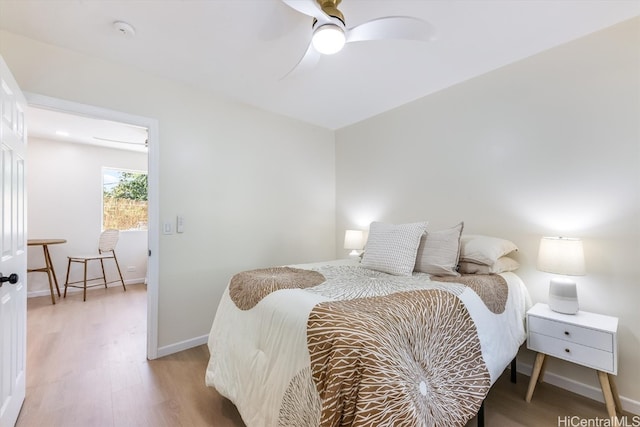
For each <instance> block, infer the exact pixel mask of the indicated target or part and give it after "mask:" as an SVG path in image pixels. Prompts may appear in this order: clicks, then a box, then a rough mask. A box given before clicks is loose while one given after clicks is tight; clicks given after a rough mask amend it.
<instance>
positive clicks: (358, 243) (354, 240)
mask: <svg viewBox="0 0 640 427" xmlns="http://www.w3.org/2000/svg"><path fill="white" fill-rule="evenodd" d="M344 248H345V249H351V252H350V253H349V256H353V257H357V256H360V252H358V251H360V250H362V248H364V231H362V230H347V231H345V233H344Z"/></svg>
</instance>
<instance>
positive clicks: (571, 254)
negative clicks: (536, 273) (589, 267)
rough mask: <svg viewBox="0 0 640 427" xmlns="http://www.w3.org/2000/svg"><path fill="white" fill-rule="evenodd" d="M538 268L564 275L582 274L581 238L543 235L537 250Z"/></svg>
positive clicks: (582, 251) (582, 253) (583, 271)
mask: <svg viewBox="0 0 640 427" xmlns="http://www.w3.org/2000/svg"><path fill="white" fill-rule="evenodd" d="M538 270H541V271H546V272H547V273H555V274H562V275H565V276H583V275H584V274H585V268H584V249H583V247H582V240H580V239H572V238H568V237H543V238H542V239H540V249H539V251H538Z"/></svg>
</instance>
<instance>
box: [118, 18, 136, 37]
mask: <svg viewBox="0 0 640 427" xmlns="http://www.w3.org/2000/svg"><path fill="white" fill-rule="evenodd" d="M113 28H115V29H116V30H118V32H119V33H120V34H122V35H123V36H127V37H133V36H135V35H136V30H135V28H133V27H132V26H131V24H128V23H126V22H124V21H115V22H114V23H113Z"/></svg>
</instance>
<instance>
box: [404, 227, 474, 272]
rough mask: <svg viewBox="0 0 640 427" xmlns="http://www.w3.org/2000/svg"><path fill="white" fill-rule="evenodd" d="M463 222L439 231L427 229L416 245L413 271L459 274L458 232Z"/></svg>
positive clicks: (460, 230) (459, 232) (460, 231)
mask: <svg viewBox="0 0 640 427" xmlns="http://www.w3.org/2000/svg"><path fill="white" fill-rule="evenodd" d="M463 227H464V223H463V222H461V223H460V224H458V225H456V226H455V227H452V228H448V229H446V230H439V231H427V232H426V233H425V234H424V236H422V239H420V246H418V253H417V255H416V266H415V271H420V272H422V273H429V274H432V275H434V276H460V274H459V273H458V271H457V267H458V257H459V256H460V234H461V233H462V229H463Z"/></svg>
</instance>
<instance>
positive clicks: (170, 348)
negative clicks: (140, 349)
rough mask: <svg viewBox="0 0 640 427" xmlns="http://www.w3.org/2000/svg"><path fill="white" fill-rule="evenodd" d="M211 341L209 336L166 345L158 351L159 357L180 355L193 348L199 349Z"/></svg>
mask: <svg viewBox="0 0 640 427" xmlns="http://www.w3.org/2000/svg"><path fill="white" fill-rule="evenodd" d="M208 340H209V335H202V336H200V337H196V338H191V339H189V340H185V341H180V342H177V343H175V344H171V345H166V346H164V347H160V348H159V349H158V357H164V356H168V355H170V354H173V353H178V352H180V351H183V350H188V349H190V348H193V347H197V346H199V345H202V344H206V343H207V341H208Z"/></svg>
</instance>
